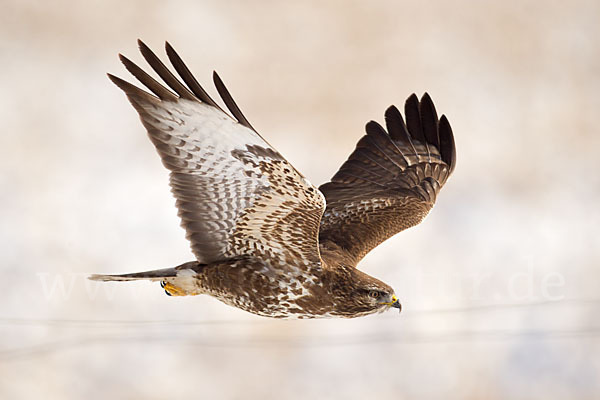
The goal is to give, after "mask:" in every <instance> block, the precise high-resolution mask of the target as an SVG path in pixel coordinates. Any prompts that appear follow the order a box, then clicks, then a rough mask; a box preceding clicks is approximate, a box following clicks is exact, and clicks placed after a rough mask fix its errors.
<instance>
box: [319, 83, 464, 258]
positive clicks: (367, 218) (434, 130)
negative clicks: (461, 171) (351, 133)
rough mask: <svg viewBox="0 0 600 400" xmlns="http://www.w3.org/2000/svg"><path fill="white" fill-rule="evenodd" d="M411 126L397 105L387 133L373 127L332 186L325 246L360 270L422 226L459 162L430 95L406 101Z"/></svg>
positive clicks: (322, 239)
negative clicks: (379, 249) (367, 259)
mask: <svg viewBox="0 0 600 400" xmlns="http://www.w3.org/2000/svg"><path fill="white" fill-rule="evenodd" d="M405 114H406V121H407V122H406V124H405V123H404V120H403V118H402V115H401V114H400V112H399V111H398V109H397V108H396V107H394V106H392V107H390V108H388V110H387V111H386V114H385V117H386V123H387V131H386V130H385V129H384V128H383V127H382V126H381V125H379V124H378V123H376V122H374V121H371V122H369V123H368V124H367V127H366V131H367V134H366V135H365V136H363V137H362V138H361V139H360V141H359V142H358V144H357V146H356V149H355V150H354V152H353V153H352V154H351V155H350V157H349V158H348V160H347V161H346V162H345V163H344V164H343V165H342V166H341V168H340V169H339V171H338V172H337V173H336V174H335V175H334V177H333V178H332V179H331V181H330V182H328V183H325V184H324V185H322V186H321V187H320V188H319V189H320V190H321V192H323V194H324V195H325V198H326V199H327V208H326V210H325V214H324V215H323V219H322V220H321V229H320V233H319V238H320V242H321V244H322V245H323V246H327V245H328V244H329V245H331V246H333V247H335V248H337V249H341V251H343V252H344V253H345V254H346V256H347V258H348V259H350V260H351V261H352V262H353V263H354V264H355V265H356V264H357V263H358V262H359V261H360V260H361V259H362V258H363V257H364V256H365V254H367V253H368V252H369V251H371V250H372V249H373V248H374V247H376V246H377V245H379V244H380V243H381V242H383V241H384V240H386V239H387V238H389V237H391V236H393V235H394V234H396V233H398V232H400V231H402V230H404V229H406V228H409V227H411V226H414V225H416V224H418V223H419V222H421V220H422V219H423V218H424V217H425V216H426V215H427V213H428V212H429V210H430V209H431V207H433V204H434V202H435V199H436V196H437V194H438V192H439V190H440V188H441V187H442V186H443V185H444V183H445V182H446V180H447V179H448V176H449V175H450V173H451V172H452V170H453V169H454V166H455V163H456V155H455V153H456V151H455V147H454V138H453V135H452V130H451V129H450V125H449V124H448V120H447V119H446V118H445V117H444V116H442V118H441V119H440V120H438V117H437V114H436V111H435V108H434V106H433V103H432V101H431V99H430V98H429V96H428V95H427V94H425V95H424V96H423V98H422V99H421V101H420V102H419V100H418V99H417V97H416V96H415V95H412V96H411V97H409V98H408V100H407V101H406V107H405Z"/></svg>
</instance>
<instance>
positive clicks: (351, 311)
mask: <svg viewBox="0 0 600 400" xmlns="http://www.w3.org/2000/svg"><path fill="white" fill-rule="evenodd" d="M338 272H339V273H340V275H341V276H342V278H343V279H341V280H339V281H338V282H340V285H339V286H338V285H336V286H334V287H333V288H332V295H333V297H334V298H335V303H336V307H335V308H336V312H337V313H339V315H340V316H343V317H358V316H363V315H367V314H373V313H380V312H383V311H386V310H388V309H390V308H397V309H398V310H401V305H400V301H399V300H398V298H397V297H396V295H395V293H394V289H392V288H391V287H390V286H389V285H387V284H385V283H383V282H381V281H380V280H379V279H376V278H373V277H372V276H370V275H367V274H365V273H364V272H362V271H359V270H358V269H356V268H353V267H342V268H340V269H338Z"/></svg>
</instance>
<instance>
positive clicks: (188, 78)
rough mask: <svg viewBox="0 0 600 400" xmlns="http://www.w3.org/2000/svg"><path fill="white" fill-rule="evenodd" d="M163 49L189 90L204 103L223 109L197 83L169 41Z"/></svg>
mask: <svg viewBox="0 0 600 400" xmlns="http://www.w3.org/2000/svg"><path fill="white" fill-rule="evenodd" d="M165 50H166V52H167V57H168V58H169V61H171V64H172V65H173V67H174V68H175V71H177V73H178V74H179V76H180V77H181V79H183V81H184V82H185V84H186V85H187V86H188V87H189V88H190V90H191V91H192V92H193V93H194V94H195V95H196V97H198V98H199V99H200V100H201V101H203V102H204V103H206V104H208V105H211V106H213V107H216V108H217V109H219V110H221V111H223V110H222V109H221V107H219V105H218V104H217V103H216V102H215V101H214V100H213V99H212V98H211V97H210V96H209V95H208V93H206V91H205V90H204V88H203V87H202V86H201V85H200V84H199V83H198V81H197V80H196V78H195V77H194V75H193V74H192V73H191V71H190V70H189V68H188V67H187V66H186V65H185V63H184V62H183V60H182V59H181V57H179V54H177V52H176V51H175V49H174V48H173V46H171V44H170V43H169V42H165Z"/></svg>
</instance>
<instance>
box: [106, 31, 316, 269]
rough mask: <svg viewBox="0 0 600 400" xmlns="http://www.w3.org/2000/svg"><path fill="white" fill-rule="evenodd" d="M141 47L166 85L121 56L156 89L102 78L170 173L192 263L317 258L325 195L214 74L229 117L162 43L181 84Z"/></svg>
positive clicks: (307, 260) (304, 261) (306, 260)
mask: <svg viewBox="0 0 600 400" xmlns="http://www.w3.org/2000/svg"><path fill="white" fill-rule="evenodd" d="M139 46H140V51H141V53H142V55H143V56H144V58H145V59H146V61H147V62H148V64H149V65H150V66H151V67H152V69H153V70H154V71H155V72H156V73H157V74H158V75H159V76H160V78H161V79H162V80H163V81H164V82H165V83H166V84H167V86H168V87H169V88H170V89H171V90H172V91H171V90H169V89H168V88H167V87H165V86H163V85H162V84H161V83H159V82H158V81H156V80H154V79H153V78H152V77H150V75H148V74H147V73H146V72H144V71H143V70H142V69H141V68H139V67H138V66H137V65H135V64H134V63H133V62H131V61H130V60H128V59H127V58H125V57H124V56H120V57H121V61H122V62H123V64H124V65H125V67H126V68H127V69H128V70H129V72H131V73H132V74H133V75H134V76H135V77H136V78H137V79H138V80H139V81H140V82H141V83H142V84H144V85H145V86H146V87H147V88H148V89H149V90H150V91H151V92H152V93H154V95H152V94H150V93H148V92H146V91H144V90H142V89H140V88H138V87H136V86H134V85H132V84H130V83H128V82H126V81H124V80H122V79H120V78H117V77H115V76H113V75H110V74H109V77H110V79H111V80H112V81H113V82H114V83H115V84H116V85H117V86H119V87H120V88H121V89H122V90H123V91H124V92H125V93H126V94H127V97H128V98H129V100H130V101H131V103H132V104H133V106H134V107H135V109H136V110H137V111H138V113H139V114H140V118H141V120H142V123H143V124H144V126H145V127H146V129H147V130H148V135H149V137H150V140H151V141H152V143H154V145H155V147H156V149H157V151H158V153H159V155H160V157H161V159H162V162H163V164H164V165H165V167H167V168H168V169H169V170H170V171H171V174H170V183H171V188H172V192H173V194H174V196H175V198H176V199H177V203H176V204H177V208H178V210H179V216H180V217H181V220H182V226H183V227H184V228H185V230H186V232H187V235H186V236H187V238H188V239H189V240H190V242H191V247H192V251H193V252H194V255H195V256H196V258H197V259H198V261H200V262H201V263H209V262H214V261H219V260H224V259H229V258H236V257H256V258H260V259H261V260H263V261H264V262H271V263H272V264H275V265H274V266H281V265H290V264H292V265H298V264H301V265H308V264H315V263H320V255H319V249H318V230H319V221H320V219H321V216H322V214H323V210H324V208H325V200H324V198H323V195H322V194H321V193H320V192H319V191H318V190H317V188H316V187H314V186H313V185H311V184H310V182H308V181H307V180H306V179H305V178H304V177H303V176H302V175H301V174H300V173H299V172H298V171H296V169H295V168H294V167H292V166H291V165H290V164H289V163H288V162H287V161H286V160H285V159H284V158H283V157H282V156H281V155H280V154H279V153H278V152H277V151H276V150H275V149H273V148H272V147H271V146H270V145H269V144H268V143H267V142H266V141H265V140H264V139H263V138H262V137H261V136H260V135H259V134H258V133H257V132H256V131H255V130H254V128H252V126H251V125H250V124H249V123H248V120H247V119H246V118H245V117H244V115H243V114H242V113H241V111H240V110H239V108H238V107H237V105H236V104H235V102H234V101H233V99H232V97H231V95H230V94H229V92H228V91H227V89H226V88H225V86H224V85H223V83H222V81H221V80H220V78H219V77H218V75H216V73H215V74H214V82H215V85H216V87H217V90H218V92H219V94H220V95H221V98H222V99H223V101H224V103H225V105H226V106H227V107H228V109H229V110H230V111H231V113H232V114H233V116H234V117H235V119H234V118H232V117H230V116H229V115H228V114H226V113H225V112H224V111H223V110H222V109H221V108H219V106H218V105H217V104H216V103H215V102H214V101H213V100H212V99H211V98H210V97H209V96H208V94H206V92H205V91H204V89H202V87H201V86H200V85H199V84H198V82H197V81H196V79H195V78H194V77H193V76H192V74H191V73H190V71H189V70H188V68H187V67H186V66H185V64H184V63H183V61H182V60H181V58H180V57H179V56H178V55H177V53H176V52H175V51H174V50H173V48H172V47H171V46H170V45H169V44H168V43H167V44H166V51H167V56H168V57H169V59H170V61H171V63H172V64H173V67H174V68H175V70H176V71H177V73H178V74H179V76H180V77H181V79H182V80H183V83H182V82H181V81H180V80H179V79H178V78H177V77H175V76H174V75H173V74H172V73H171V72H170V71H169V69H168V68H167V67H166V66H165V65H164V64H163V63H162V62H161V61H160V60H159V59H158V57H157V56H156V55H155V54H154V53H153V52H152V51H151V50H150V49H149V48H148V47H147V46H146V45H145V44H144V43H142V42H141V41H140V42H139ZM184 83H185V85H184Z"/></svg>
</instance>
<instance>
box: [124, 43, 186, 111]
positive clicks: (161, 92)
mask: <svg viewBox="0 0 600 400" xmlns="http://www.w3.org/2000/svg"><path fill="white" fill-rule="evenodd" d="M119 59H120V60H121V62H122V63H123V65H124V66H125V68H126V69H127V71H129V72H130V73H131V74H132V75H133V76H135V77H136V79H137V80H138V81H140V82H141V83H142V84H143V85H144V86H146V87H147V88H148V89H150V90H151V91H152V93H154V94H155V95H157V96H158V97H159V98H160V99H161V100H167V101H177V98H178V97H177V96H176V95H174V94H173V93H172V92H171V91H169V90H168V89H167V88H165V87H164V86H163V85H161V84H160V83H159V82H158V81H157V80H156V79H154V78H152V77H151V76H150V75H148V74H147V73H146V72H145V71H144V70H142V69H141V68H140V67H138V66H137V65H136V64H135V63H134V62H133V61H131V60H130V59H128V58H127V57H125V56H124V55H123V54H120V53H119Z"/></svg>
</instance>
